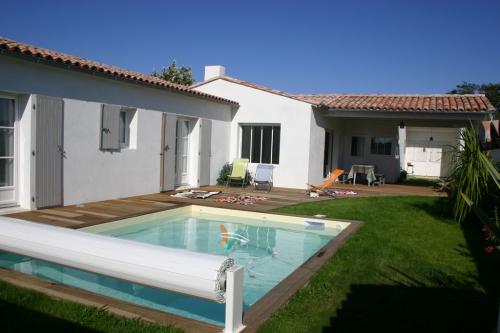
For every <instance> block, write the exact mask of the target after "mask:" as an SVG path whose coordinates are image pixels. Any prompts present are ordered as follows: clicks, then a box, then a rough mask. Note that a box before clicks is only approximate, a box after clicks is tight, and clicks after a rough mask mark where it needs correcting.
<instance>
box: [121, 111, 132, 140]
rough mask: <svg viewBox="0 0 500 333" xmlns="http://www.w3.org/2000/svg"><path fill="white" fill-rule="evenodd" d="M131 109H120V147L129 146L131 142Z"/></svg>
mask: <svg viewBox="0 0 500 333" xmlns="http://www.w3.org/2000/svg"><path fill="white" fill-rule="evenodd" d="M130 113H131V112H130V111H129V110H127V109H121V110H120V120H119V121H120V122H119V133H120V138H119V142H120V148H128V146H129V142H130V119H131V118H132V117H131V115H130Z"/></svg>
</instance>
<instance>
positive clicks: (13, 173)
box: [0, 95, 18, 206]
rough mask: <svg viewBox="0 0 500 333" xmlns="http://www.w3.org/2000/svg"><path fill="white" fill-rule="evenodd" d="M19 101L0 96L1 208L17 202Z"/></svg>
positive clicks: (11, 97)
mask: <svg viewBox="0 0 500 333" xmlns="http://www.w3.org/2000/svg"><path fill="white" fill-rule="evenodd" d="M17 126H18V125H17V99H16V98H15V97H13V96H9V95H0V206H8V205H12V204H15V202H16V201H17V151H18V147H17V146H18V140H17V132H18V129H17Z"/></svg>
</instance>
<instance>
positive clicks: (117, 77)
mask: <svg viewBox="0 0 500 333" xmlns="http://www.w3.org/2000/svg"><path fill="white" fill-rule="evenodd" d="M0 55H4V56H8V57H12V58H17V59H21V60H23V61H29V62H33V63H38V64H43V65H48V66H53V67H56V68H61V69H66V70H71V71H75V72H80V73H85V74H90V75H94V76H99V77H102V78H106V79H112V80H117V81H123V82H127V83H133V84H138V85H141V86H146V87H149V88H156V89H160V90H163V91H165V90H168V91H170V92H172V93H176V94H181V95H186V96H190V97H196V98H201V99H205V100H209V101H211V102H214V103H220V104H227V105H233V106H239V103H237V102H235V101H231V100H229V99H225V98H222V97H218V96H211V95H209V94H206V93H202V92H200V91H197V90H193V91H192V92H187V91H182V90H178V89H176V88H174V87H169V86H163V85H160V84H154V83H150V82H146V81H142V80H137V79H133V78H128V77H125V76H120V75H115V74H112V73H106V72H104V71H99V70H94V69H91V68H83V67H79V66H75V65H73V64H68V63H64V62H57V61H52V60H47V59H44V58H41V57H35V56H32V55H27V54H23V53H20V52H14V51H10V50H6V49H2V48H0Z"/></svg>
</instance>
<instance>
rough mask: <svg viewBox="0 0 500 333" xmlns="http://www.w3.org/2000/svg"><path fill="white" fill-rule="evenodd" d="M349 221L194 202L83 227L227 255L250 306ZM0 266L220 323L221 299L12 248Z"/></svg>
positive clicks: (221, 324)
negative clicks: (241, 272)
mask: <svg viewBox="0 0 500 333" xmlns="http://www.w3.org/2000/svg"><path fill="white" fill-rule="evenodd" d="M348 225H349V223H347V222H339V221H330V220H317V219H306V218H303V217H291V216H284V215H275V214H264V213H255V212H244V211H237V210H229V209H220V208H210V207H202V206H194V205H193V206H186V207H182V208H175V209H171V210H168V211H163V212H159V213H154V214H148V215H143V216H139V217H134V218H129V219H124V220H119V221H115V222H110V223H105V224H100V225H96V226H93V227H88V228H84V229H82V230H83V231H87V232H93V233H99V234H104V235H108V236H111V237H118V238H124V239H129V240H134V241H139V242H145V243H150V244H156V245H162V246H167V247H173V248H182V249H187V250H190V251H195V252H202V253H210V254H218V255H225V256H229V257H231V258H233V259H234V260H235V262H236V263H237V264H239V265H242V266H244V267H245V277H244V308H245V309H248V308H249V307H251V306H252V305H253V304H255V303H256V302H257V301H258V300H259V299H261V298H262V297H264V296H265V295H266V294H267V293H268V292H269V291H270V290H271V289H273V288H274V287H275V286H277V285H278V284H279V283H280V282H281V281H282V280H283V279H284V278H286V277H287V276H289V275H290V274H291V273H292V272H293V271H295V270H296V269H297V268H298V267H299V266H300V265H302V264H303V263H304V262H305V261H307V260H308V259H309V258H310V257H311V256H313V255H314V254H315V253H316V252H317V251H318V250H320V249H321V248H323V247H324V246H325V245H326V244H327V243H329V242H330V241H331V240H332V239H334V238H335V237H337V236H338V235H339V234H340V232H342V231H343V230H344V229H345V228H346V227H347V226H348ZM0 267H4V268H8V269H12V270H15V271H18V272H21V273H26V274H30V275H34V276H37V277H41V278H44V279H48V280H50V281H54V282H58V283H61V284H65V285H69V286H73V287H77V288H81V289H84V290H88V291H91V292H95V293H98V294H102V295H105V296H109V297H113V298H117V299H120V300H123V301H127V302H131V303H135V304H139V305H142V306H146V307H150V308H153V309H157V310H161V311H165V312H168V313H172V314H176V315H180V316H184V317H187V318H191V319H195V320H199V321H203V322H207V323H211V324H215V325H219V326H223V324H224V305H223V304H217V303H214V302H210V301H207V300H202V299H198V298H193V297H188V296H185V295H179V294H175V293H170V292H167V291H163V290H160V289H155V288H150V287H145V286H141V285H138V284H133V283H130V282H127V281H123V280H118V279H115V278H110V277H105V276H102V275H98V274H94V273H89V272H84V271H81V270H77V269H73V268H69V267H64V266H61V265H57V264H52V263H48V262H44V261H41V260H36V259H31V258H27V257H22V256H18V255H14V254H9V253H0Z"/></svg>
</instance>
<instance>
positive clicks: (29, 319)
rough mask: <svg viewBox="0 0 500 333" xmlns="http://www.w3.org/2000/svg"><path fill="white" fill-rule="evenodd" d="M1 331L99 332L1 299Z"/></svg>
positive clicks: (5, 332)
mask: <svg viewBox="0 0 500 333" xmlns="http://www.w3.org/2000/svg"><path fill="white" fill-rule="evenodd" d="M0 323H1V329H0V330H1V332H2V333H10V332H16V333H17V332H53V333H57V332H61V333H63V332H77V333H93V332H98V331H96V330H93V329H91V328H88V327H84V326H81V325H79V324H77V323H74V322H70V321H68V320H64V319H61V318H57V317H53V316H51V315H48V314H44V313H41V312H38V311H34V310H31V309H28V308H25V307H23V306H20V305H18V304H14V303H10V302H6V301H2V300H0Z"/></svg>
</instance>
